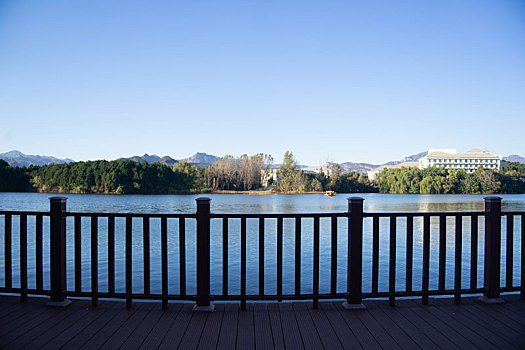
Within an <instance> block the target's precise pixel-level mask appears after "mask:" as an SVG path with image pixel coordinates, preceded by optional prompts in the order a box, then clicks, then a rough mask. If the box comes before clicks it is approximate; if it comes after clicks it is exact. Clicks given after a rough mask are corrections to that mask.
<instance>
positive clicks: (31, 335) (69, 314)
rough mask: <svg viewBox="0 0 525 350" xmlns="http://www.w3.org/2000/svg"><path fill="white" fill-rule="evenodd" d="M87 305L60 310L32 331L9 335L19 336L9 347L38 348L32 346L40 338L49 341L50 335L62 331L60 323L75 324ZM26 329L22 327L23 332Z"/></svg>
mask: <svg viewBox="0 0 525 350" xmlns="http://www.w3.org/2000/svg"><path fill="white" fill-rule="evenodd" d="M86 305H88V302H87V301H80V302H78V303H75V304H74V305H71V306H69V307H65V308H59V309H58V310H57V311H56V312H54V313H53V314H52V316H51V317H49V318H47V319H46V320H45V322H39V323H38V325H37V326H36V327H32V329H31V330H30V331H25V332H22V333H18V332H17V333H15V332H12V333H10V334H9V335H13V337H14V335H15V334H18V336H17V337H16V339H13V340H12V341H11V342H9V343H8V345H9V347H10V348H14V349H21V348H22V347H24V346H27V347H28V348H29V349H34V348H38V346H31V344H33V343H38V341H39V340H40V339H39V337H43V338H44V339H49V338H48V334H49V333H55V332H56V331H57V330H58V331H60V323H61V322H62V321H63V320H66V322H67V321H72V322H74V321H75V319H76V318H78V317H80V316H81V315H82V308H84V306H86ZM41 307H45V306H41ZM24 328H25V327H24V326H22V327H21V329H22V330H23V329H24ZM46 342H47V341H46Z"/></svg>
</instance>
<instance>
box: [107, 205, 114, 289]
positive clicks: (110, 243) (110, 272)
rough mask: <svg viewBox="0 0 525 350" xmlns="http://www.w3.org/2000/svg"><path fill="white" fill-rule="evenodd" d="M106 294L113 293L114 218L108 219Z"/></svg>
mask: <svg viewBox="0 0 525 350" xmlns="http://www.w3.org/2000/svg"><path fill="white" fill-rule="evenodd" d="M108 292H109V293H110V294H114V293H115V217H114V216H113V215H111V216H109V217H108Z"/></svg>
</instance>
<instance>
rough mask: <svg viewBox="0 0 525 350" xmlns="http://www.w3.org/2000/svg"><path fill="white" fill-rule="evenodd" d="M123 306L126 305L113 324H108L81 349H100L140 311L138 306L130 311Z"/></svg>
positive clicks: (113, 320) (112, 321)
mask: <svg viewBox="0 0 525 350" xmlns="http://www.w3.org/2000/svg"><path fill="white" fill-rule="evenodd" d="M123 306H124V305H123V304H121V307H122V309H121V310H120V311H119V312H117V314H116V315H115V317H114V318H113V319H112V320H111V322H108V323H106V324H105V325H104V326H103V327H102V328H101V329H100V330H99V331H98V332H96V333H94V334H93V335H92V336H91V338H90V339H88V340H87V341H86V343H84V344H83V345H82V346H81V349H99V348H100V347H101V346H103V345H104V343H105V342H106V341H107V340H108V339H109V338H110V337H111V336H112V335H113V334H114V333H115V332H118V330H119V328H121V327H122V325H123V324H125V323H126V322H127V321H128V320H129V318H130V317H131V316H133V315H134V314H135V312H137V311H138V309H139V307H138V305H135V307H133V308H130V309H127V308H124V307H123Z"/></svg>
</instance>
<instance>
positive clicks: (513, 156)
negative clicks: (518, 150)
mask: <svg viewBox="0 0 525 350" xmlns="http://www.w3.org/2000/svg"><path fill="white" fill-rule="evenodd" d="M503 160H506V161H507V162H518V163H522V164H525V158H524V157H522V156H518V155H517V154H511V155H510V156H507V157H503Z"/></svg>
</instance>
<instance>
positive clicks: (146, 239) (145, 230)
mask: <svg viewBox="0 0 525 350" xmlns="http://www.w3.org/2000/svg"><path fill="white" fill-rule="evenodd" d="M142 248H143V251H144V265H143V267H144V294H146V295H149V294H150V230H149V216H144V217H142ZM163 267H164V265H163Z"/></svg>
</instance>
